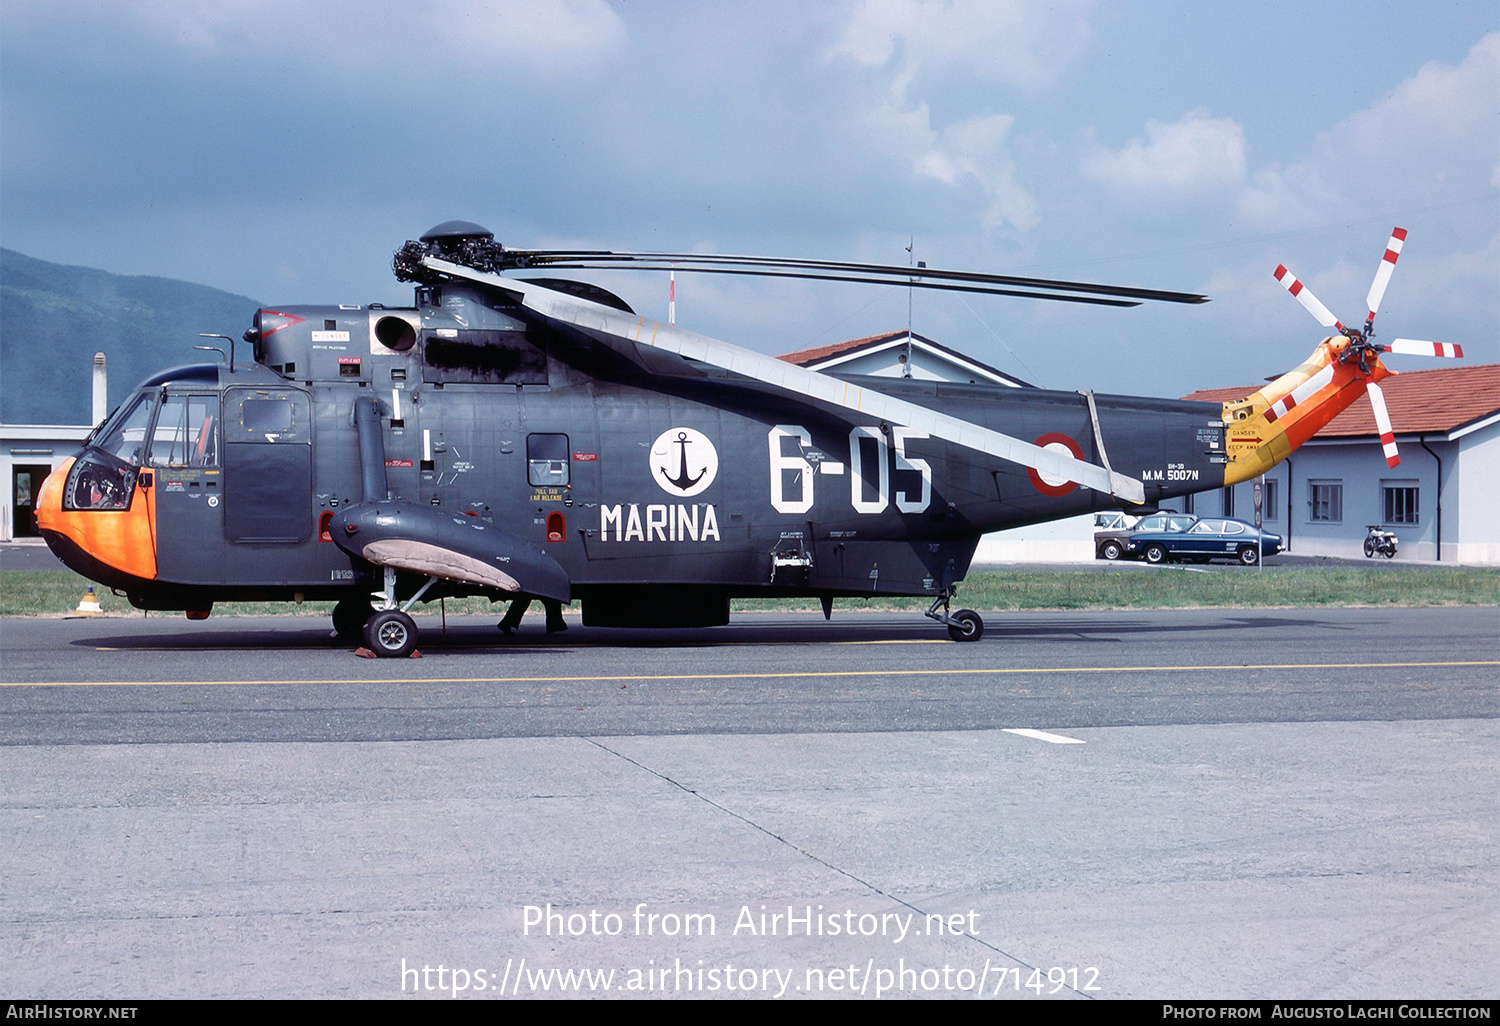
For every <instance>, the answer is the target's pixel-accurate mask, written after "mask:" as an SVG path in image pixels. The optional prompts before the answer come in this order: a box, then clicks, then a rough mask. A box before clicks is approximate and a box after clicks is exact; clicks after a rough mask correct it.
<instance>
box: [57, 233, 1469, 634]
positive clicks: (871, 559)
mask: <svg viewBox="0 0 1500 1026" xmlns="http://www.w3.org/2000/svg"><path fill="white" fill-rule="evenodd" d="M1404 239H1405V232H1404V231H1403V230H1401V229H1397V231H1396V234H1394V235H1393V236H1392V238H1391V241H1390V243H1389V245H1388V247H1387V251H1386V254H1385V257H1384V258H1383V259H1382V262H1381V264H1380V266H1379V271H1378V273H1377V275H1376V279H1375V284H1374V285H1373V286H1372V287H1371V291H1370V294H1369V297H1368V306H1369V316H1368V318H1367V320H1366V322H1365V325H1364V327H1363V328H1358V329H1350V328H1346V327H1344V325H1343V324H1342V323H1341V322H1339V321H1338V320H1337V318H1335V317H1333V315H1332V314H1331V313H1329V312H1328V311H1327V308H1326V307H1323V306H1322V304H1321V303H1319V302H1318V301H1317V300H1316V299H1315V298H1313V296H1312V293H1311V292H1310V291H1308V290H1307V289H1306V288H1305V286H1303V285H1302V283H1301V282H1299V281H1298V280H1297V279H1296V278H1295V276H1293V275H1291V274H1290V272H1288V271H1286V269H1285V268H1284V267H1281V268H1278V270H1277V274H1276V277H1277V279H1278V280H1279V281H1281V282H1282V284H1283V285H1284V286H1285V287H1286V288H1287V289H1288V290H1289V291H1290V292H1291V293H1292V295H1293V296H1295V297H1296V298H1297V299H1298V301H1299V302H1300V303H1302V305H1303V306H1304V307H1306V308H1307V309H1308V310H1309V311H1310V312H1312V313H1313V315H1314V316H1315V317H1317V318H1318V319H1319V321H1320V323H1323V324H1325V326H1327V327H1330V328H1334V329H1336V333H1335V334H1333V335H1331V336H1329V337H1328V338H1325V339H1324V340H1323V341H1321V342H1320V343H1319V344H1318V347H1317V349H1316V350H1315V351H1314V352H1313V354H1312V356H1310V357H1309V358H1308V360H1306V361H1304V362H1303V363H1302V364H1301V365H1299V366H1298V367H1297V368H1295V369H1294V370H1292V371H1290V372H1288V373H1286V374H1284V375H1282V376H1281V377H1279V378H1277V379H1276V380H1274V381H1273V382H1271V383H1270V384H1268V385H1267V386H1265V387H1263V388H1261V389H1260V390H1259V391H1257V392H1255V393H1254V394H1252V395H1250V396H1247V397H1246V398H1244V399H1242V400H1238V401H1235V402H1228V403H1223V404H1217V403H1204V402H1192V401H1183V400H1173V399H1159V398H1147V397H1130V396H1117V395H1096V394H1095V393H1093V392H1066V391H1049V390H1042V389H1033V388H1012V387H1007V386H1003V385H994V384H986V383H979V384H960V383H947V382H932V381H920V380H912V379H892V378H872V377H859V376H851V375H838V374H822V373H818V372H815V371H810V370H807V369H804V368H802V367H799V366H796V365H794V364H792V363H788V362H786V361H783V360H779V359H777V358H775V357H771V356H766V355H763V354H761V353H758V352H753V351H751V350H748V349H745V348H742V347H739V346H735V345H732V344H730V343H727V342H723V341H720V340H717V339H713V338H708V337H706V336H703V335H698V334H695V333H693V332H689V331H685V330H683V329H681V328H678V327H676V326H675V325H672V324H662V323H659V322H656V321H651V320H648V319H646V318H644V317H642V316H639V315H638V314H636V313H635V312H634V311H633V310H631V308H630V307H629V305H628V304H626V303H625V302H624V301H623V300H621V299H620V298H619V297H618V296H616V295H614V294H613V293H611V292H609V291H607V290H605V289H603V288H600V287H599V286H596V285H592V284H590V283H587V282H584V281H579V280H575V279H572V278H555V277H550V276H548V275H547V274H546V273H545V272H547V271H549V270H559V269H565V270H570V271H578V270H587V269H622V268H633V269H639V270H648V271H662V270H673V271H684V270H695V271H699V272H701V273H712V274H739V275H751V276H774V277H794V278H803V279H812V280H822V281H838V282H851V281H852V282H880V283H885V284H900V285H904V286H909V287H918V288H929V289H939V290H958V291H966V292H977V293H985V294H995V295H1004V296H1013V297H1014V296H1020V297H1026V298H1032V299H1046V300H1060V301H1064V302H1071V303H1085V304H1094V305H1105V306H1120V307H1126V306H1135V305H1138V304H1140V303H1142V302H1148V301H1159V302H1173V303H1188V304H1195V303H1202V302H1205V301H1206V297H1204V296H1201V295H1196V294H1191V293H1180V292H1167V291H1160V290H1151V289H1140V288H1130V287H1122V286H1113V285H1102V284H1097V283H1089V282H1069V281H1058V280H1053V279H1043V278H1029V277H1018V276H1009V275H997V274H982V273H975V272H965V271H949V270H940V269H931V268H926V267H912V266H907V267H902V266H895V265H881V264H869V263H854V262H841V261H824V260H779V259H775V258H766V257H752V256H731V255H701V254H690V253H628V252H614V251H585V250H518V249H508V248H506V247H504V246H502V245H501V244H500V243H498V242H496V240H495V238H494V235H493V233H491V232H489V231H488V230H486V229H484V228H482V227H480V226H479V225H477V224H473V223H471V222H467V221H449V222H444V223H443V224H440V225H438V226H436V227H434V228H433V229H432V230H430V231H429V232H427V233H426V234H424V235H422V236H421V237H420V238H419V239H418V240H416V241H409V242H407V243H406V244H405V245H403V246H402V247H401V248H400V249H399V250H398V251H397V252H396V254H395V257H394V259H393V270H394V272H395V274H396V276H397V278H398V279H399V280H402V281H407V282H411V283H412V284H413V286H414V296H413V303H412V305H411V306H409V307H400V308H397V307H386V306H383V305H381V304H369V305H332V306H283V307H278V308H270V307H267V308H262V309H260V310H259V311H257V313H256V314H255V315H254V320H253V323H252V325H251V327H250V328H249V329H248V330H246V332H245V334H244V340H245V341H247V342H249V343H250V344H251V345H252V347H253V350H254V362H253V363H252V364H249V365H244V364H241V365H239V366H236V362H235V348H236V347H235V342H234V341H233V340H229V351H228V353H227V354H225V355H226V356H227V361H226V362H220V363H200V364H194V365H187V366H182V367H177V368H173V369H170V370H165V371H162V372H161V373H158V374H155V375H153V376H151V377H149V378H147V379H146V380H145V381H143V382H142V383H141V384H140V385H139V386H138V387H137V388H136V389H135V391H134V392H133V393H132V394H131V395H130V396H129V397H128V398H127V399H126V401H125V402H123V403H122V404H121V405H120V407H118V408H117V409H116V410H115V411H114V412H113V413H112V414H111V415H110V416H109V417H108V418H106V419H105V420H104V421H103V422H102V423H101V424H100V425H99V426H98V427H97V428H95V430H94V432H93V433H92V434H91V435H90V437H89V438H88V440H87V441H86V443H85V445H84V447H83V449H82V451H81V452H80V453H79V454H78V455H76V456H75V457H72V458H70V459H69V460H67V461H65V462H64V463H63V464H62V465H60V466H59V467H58V469H57V470H55V471H54V472H53V473H52V475H51V476H49V477H48V478H47V480H46V482H45V484H44V486H43V488H42V489H41V492H40V494H39V496H38V503H37V513H36V518H37V525H38V528H39V530H40V532H41V533H42V535H43V537H44V538H45V539H46V540H47V543H48V545H49V546H50V547H51V548H52V550H53V551H54V552H55V553H56V554H57V555H58V557H59V558H60V559H61V560H62V561H63V562H64V563H65V564H66V565H67V566H69V567H70V568H72V569H73V570H75V571H77V572H79V573H80V574H82V575H83V576H85V577H87V578H89V579H91V580H93V581H97V582H98V583H100V584H102V585H105V586H107V587H110V588H113V589H115V591H116V592H119V593H122V594H124V595H125V596H126V597H127V598H128V599H129V601H130V602H131V604H132V605H134V606H136V607H137V608H141V609H145V610H173V611H184V612H186V614H187V616H188V618H189V619H204V618H206V617H208V616H209V615H210V613H211V611H212V609H213V606H214V603H215V602H220V601H237V600H271V601H278V600H280V601H298V602H300V601H302V600H304V599H319V600H333V601H334V602H335V605H334V608H333V613H332V619H333V627H334V629H335V631H336V632H337V633H338V634H339V635H340V636H341V637H345V638H349V639H362V640H363V641H364V644H365V646H366V648H367V649H368V650H369V652H370V653H373V654H374V655H376V656H381V657H402V656H409V655H411V654H413V653H414V652H415V651H416V647H417V643H418V640H419V633H418V628H417V625H416V623H415V621H414V620H413V618H412V616H411V610H412V609H413V607H414V606H415V605H416V604H417V603H419V602H428V601H432V600H435V599H440V598H444V597H454V596H464V595H480V596H486V597H488V598H490V599H491V600H492V601H501V600H512V601H513V602H526V601H530V600H532V599H541V600H542V601H543V602H545V603H547V604H549V608H550V609H556V608H557V607H559V606H560V605H561V604H565V603H571V602H572V601H579V602H580V603H581V605H582V619H583V623H584V624H585V625H586V626H600V627H709V626H719V625H724V624H727V623H728V622H729V610H730V600H731V599H732V598H735V597H742V596H752V597H755V596H762V597H766V596H816V597H817V598H818V599H819V600H820V602H821V604H822V608H823V612H824V615H825V617H827V616H831V615H832V609H833V603H834V602H835V600H837V599H841V598H854V597H860V598H868V597H874V596H908V597H910V596H922V597H926V598H930V599H931V600H932V601H931V605H930V607H929V609H928V610H927V614H926V615H927V616H928V617H930V618H931V619H933V620H935V621H937V622H938V623H939V624H940V625H942V626H943V627H945V628H946V629H947V632H948V634H949V636H950V637H951V638H953V639H954V640H956V641H976V640H978V639H979V638H980V637H981V636H982V635H983V632H984V622H983V619H982V618H981V617H980V616H979V614H978V613H976V612H975V611H973V610H969V609H958V610H954V609H953V608H952V606H953V599H954V598H955V596H956V594H957V592H958V588H959V585H960V583H961V582H962V581H963V579H964V577H965V575H966V573H967V571H968V569H969V565H970V562H971V561H972V559H973V556H974V552H975V549H976V547H977V545H978V542H979V538H980V536H981V535H982V534H984V533H986V532H990V531H995V530H998V529H1002V528H1009V527H1017V526H1022V525H1026V524H1033V523H1039V522H1043V521H1049V520H1056V519H1060V518H1064V517H1070V516H1075V515H1078V514H1081V513H1087V512H1090V511H1094V510H1100V509H1108V508H1116V507H1124V508H1135V509H1149V508H1152V507H1154V506H1156V504H1158V503H1159V502H1161V501H1162V500H1164V499H1167V498H1170V497H1173V496H1178V495H1184V494H1188V493H1191V492H1198V491H1204V490H1207V489H1211V488H1221V487H1224V486H1225V485H1230V484H1234V483H1237V482H1239V481H1244V480H1248V479H1250V478H1253V477H1255V476H1257V475H1259V474H1261V473H1264V472H1265V470H1267V469H1268V468H1269V467H1271V466H1273V465H1275V464H1276V463H1278V462H1280V461H1281V460H1282V459H1284V458H1286V456H1287V455H1289V454H1290V453H1291V452H1292V451H1293V450H1294V449H1296V447H1297V446H1299V445H1301V444H1302V443H1303V442H1305V441H1306V440H1307V439H1308V438H1309V437H1311V436H1312V434H1313V433H1314V432H1316V431H1317V430H1318V429H1319V428H1320V427H1322V426H1323V425H1325V424H1326V423H1328V421H1329V420H1331V419H1332V418H1333V417H1334V416H1335V415H1336V414H1337V413H1339V412H1340V411H1341V410H1343V409H1344V408H1345V407H1347V406H1348V405H1349V404H1350V403H1352V402H1353V401H1354V400H1355V399H1356V398H1358V396H1359V395H1361V394H1364V393H1366V392H1368V393H1369V394H1370V396H1371V399H1372V402H1374V404H1375V409H1376V416H1377V419H1378V421H1379V424H1380V430H1381V433H1382V435H1383V436H1384V439H1385V441H1386V444H1387V446H1388V453H1389V454H1390V455H1391V456H1392V458H1395V456H1394V453H1395V450H1394V442H1393V440H1391V429H1390V423H1389V417H1388V416H1387V415H1385V407H1384V404H1383V402H1381V401H1380V399H1381V393H1380V390H1379V385H1378V382H1379V381H1380V380H1381V379H1383V378H1384V377H1385V376H1386V375H1388V374H1389V373H1391V372H1390V371H1388V370H1387V369H1386V367H1385V366H1384V364H1383V363H1382V362H1381V359H1380V357H1381V355H1382V354H1383V353H1386V352H1395V353H1420V354H1425V355H1429V356H1461V355H1462V350H1461V349H1460V348H1459V347H1457V346H1454V345H1450V344H1445V343H1434V342H1417V341H1413V340H1408V339H1397V340H1395V341H1394V342H1393V343H1392V344H1391V345H1390V346H1381V345H1377V344H1376V343H1375V342H1374V341H1373V337H1374V317H1375V311H1376V309H1377V308H1378V306H1379V302H1380V298H1381V296H1382V295H1383V294H1384V290H1385V285H1386V283H1387V282H1388V281H1389V279H1390V271H1391V268H1392V267H1394V264H1395V258H1396V255H1398V254H1399V252H1400V248H1401V243H1402V242H1403V241H1404ZM522 275H527V276H525V277H523V276H522ZM221 337H222V336H221ZM512 608H515V607H514V606H513V607H512ZM501 626H502V628H503V627H504V626H505V625H504V623H503V622H502V624H501Z"/></svg>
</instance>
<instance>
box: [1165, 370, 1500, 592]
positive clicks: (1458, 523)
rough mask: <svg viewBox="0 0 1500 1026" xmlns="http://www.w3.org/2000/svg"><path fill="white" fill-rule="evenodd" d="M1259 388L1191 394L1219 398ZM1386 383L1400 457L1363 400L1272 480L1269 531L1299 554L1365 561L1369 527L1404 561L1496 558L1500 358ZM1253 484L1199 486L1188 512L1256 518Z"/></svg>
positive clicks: (1499, 553)
mask: <svg viewBox="0 0 1500 1026" xmlns="http://www.w3.org/2000/svg"><path fill="white" fill-rule="evenodd" d="M1257 387H1258V386H1253V385H1252V386H1246V387H1241V388H1218V389H1209V390H1206V391H1202V392H1194V393H1193V394H1192V395H1188V396H1184V397H1183V398H1186V399H1202V400H1207V401H1211V402H1222V401H1224V400H1226V399H1242V398H1244V397H1245V396H1247V395H1249V394H1251V393H1252V392H1254V391H1255V390H1256V388H1257ZM1380 387H1381V389H1382V390H1383V391H1384V392H1385V401H1386V406H1387V407H1389V409H1390V414H1391V426H1392V427H1393V428H1394V430H1395V435H1396V445H1397V447H1398V448H1399V450H1400V456H1401V462H1400V464H1399V465H1397V466H1395V467H1388V466H1387V465H1386V461H1385V456H1384V455H1383V454H1382V453H1381V446H1380V436H1379V432H1377V431H1376V429H1375V414H1374V411H1373V410H1371V408H1370V400H1369V398H1368V397H1361V398H1360V399H1359V400H1357V401H1356V402H1355V403H1354V404H1353V405H1351V406H1350V407H1349V408H1348V409H1347V410H1345V411H1344V412H1343V413H1341V414H1339V415H1338V416H1337V417H1335V418H1334V419H1333V420H1332V421H1331V422H1330V423H1329V424H1328V426H1327V427H1325V428H1323V430H1322V431H1319V432H1318V434H1317V435H1316V436H1315V437H1314V438H1313V439H1312V440H1311V441H1309V442H1308V443H1307V444H1306V445H1304V446H1302V448H1300V449H1298V450H1297V451H1296V452H1295V453H1293V454H1292V456H1291V458H1290V459H1288V460H1286V461H1285V462H1283V463H1281V464H1280V465H1278V466H1277V467H1275V468H1274V469H1273V470H1272V471H1271V472H1270V473H1269V474H1267V475H1266V491H1265V494H1264V497H1263V501H1262V508H1263V515H1264V520H1265V525H1266V528H1267V529H1268V530H1271V531H1274V532H1276V533H1277V534H1280V535H1281V536H1282V537H1283V538H1285V539H1286V540H1287V541H1288V543H1289V548H1290V550H1291V551H1292V552H1294V553H1296V554H1298V555H1307V556H1361V557H1362V556H1363V545H1364V538H1365V528H1366V525H1369V524H1379V525H1381V527H1383V528H1384V529H1385V530H1388V531H1394V532H1395V534H1396V536H1397V537H1398V538H1399V539H1400V545H1399V549H1398V554H1397V557H1396V558H1398V559H1402V558H1411V559H1426V560H1439V561H1441V562H1445V563H1446V562H1457V563H1500V364H1482V365H1480V366H1477V367H1444V368H1440V369H1436V370H1420V371H1406V372H1403V373H1400V374H1396V375H1393V376H1391V377H1389V378H1387V379H1385V380H1384V381H1382V382H1381V383H1380ZM1251 489H1252V485H1251V483H1250V482H1245V483H1244V484H1240V485H1236V486H1235V487H1234V488H1232V489H1229V488H1223V489H1219V490H1218V491H1214V492H1206V493H1203V492H1200V493H1199V494H1198V495H1195V496H1192V497H1190V498H1191V501H1190V502H1189V503H1187V504H1186V507H1187V511H1190V512H1193V513H1197V514H1198V515H1199V516H1204V515H1213V516H1217V515H1220V514H1223V515H1225V516H1233V517H1237V518H1239V519H1241V520H1251V519H1253V517H1254V515H1255V506H1254V498H1253V492H1252V490H1251ZM1167 505H1169V506H1172V507H1174V508H1183V507H1184V503H1183V501H1182V500H1180V499H1178V500H1173V501H1172V502H1170V503H1167Z"/></svg>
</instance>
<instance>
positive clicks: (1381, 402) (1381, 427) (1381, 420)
mask: <svg viewBox="0 0 1500 1026" xmlns="http://www.w3.org/2000/svg"><path fill="white" fill-rule="evenodd" d="M1365 391H1366V392H1367V393H1368V394H1369V396H1370V406H1371V407H1373V408H1374V410H1375V430H1377V431H1379V432H1380V445H1381V448H1382V449H1383V450H1384V451H1385V465H1386V466H1388V467H1394V466H1396V465H1397V464H1399V463H1400V462H1401V456H1400V454H1399V453H1397V452H1396V433H1395V432H1394V431H1392V430H1391V414H1390V411H1388V410H1387V409H1386V408H1385V392H1383V391H1382V390H1381V388H1380V386H1379V385H1377V384H1375V382H1373V381H1367V382H1365Z"/></svg>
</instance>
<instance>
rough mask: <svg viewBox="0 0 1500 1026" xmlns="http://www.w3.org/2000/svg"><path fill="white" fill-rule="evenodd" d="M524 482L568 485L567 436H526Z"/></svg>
mask: <svg viewBox="0 0 1500 1026" xmlns="http://www.w3.org/2000/svg"><path fill="white" fill-rule="evenodd" d="M526 480H527V481H529V482H530V483H531V484H533V485H565V484H567V483H568V436H567V435H542V434H537V435H527V436H526Z"/></svg>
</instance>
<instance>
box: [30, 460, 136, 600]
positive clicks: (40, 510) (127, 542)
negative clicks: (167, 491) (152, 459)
mask: <svg viewBox="0 0 1500 1026" xmlns="http://www.w3.org/2000/svg"><path fill="white" fill-rule="evenodd" d="M74 463H75V460H74V459H72V458H70V459H67V460H65V461H63V463H62V465H61V466H59V467H58V468H57V469H56V470H54V471H53V472H52V473H51V474H49V475H47V479H46V480H45V481H44V482H42V488H41V491H40V492H39V493H38V495H37V503H36V523H37V527H38V529H40V530H41V531H42V533H43V535H44V536H47V535H57V536H59V537H61V538H63V539H65V540H66V541H68V542H71V543H72V544H73V545H74V546H76V547H77V548H79V549H81V550H82V551H83V552H84V553H85V554H86V555H88V556H90V557H92V558H93V559H96V560H98V561H99V562H101V563H104V564H107V565H108V566H111V567H113V568H115V569H116V570H121V571H123V572H125V573H127V574H130V575H132V576H134V577H140V578H143V579H145V580H152V579H154V578H155V577H156V545H155V537H154V535H155V531H154V525H155V523H156V515H155V514H156V510H155V507H156V497H155V494H154V492H153V491H152V490H151V489H150V487H149V485H147V486H146V487H143V485H146V484H147V481H149V478H150V475H151V472H150V471H149V470H145V471H142V472H141V473H140V474H139V475H138V477H137V480H136V481H135V482H134V485H133V494H132V495H131V496H130V501H129V504H128V506H127V507H126V508H124V509H77V508H69V507H73V506H76V505H77V503H69V502H67V501H66V499H67V494H66V493H67V488H68V480H69V477H70V476H71V474H72V471H73V466H74Z"/></svg>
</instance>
